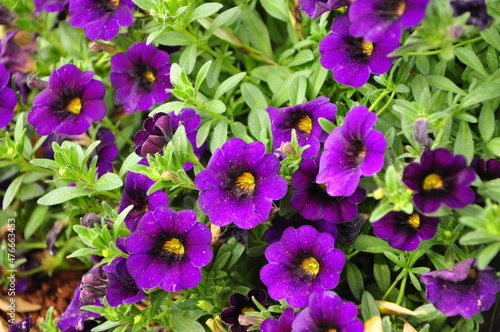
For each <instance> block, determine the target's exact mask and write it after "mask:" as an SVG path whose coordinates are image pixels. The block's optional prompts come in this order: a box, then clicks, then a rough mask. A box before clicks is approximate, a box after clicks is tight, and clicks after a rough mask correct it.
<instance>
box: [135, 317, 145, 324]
mask: <svg viewBox="0 0 500 332" xmlns="http://www.w3.org/2000/svg"><path fill="white" fill-rule="evenodd" d="M143 320H144V318H143V317H142V315H135V316H134V324H139V323H140V322H142V321H143Z"/></svg>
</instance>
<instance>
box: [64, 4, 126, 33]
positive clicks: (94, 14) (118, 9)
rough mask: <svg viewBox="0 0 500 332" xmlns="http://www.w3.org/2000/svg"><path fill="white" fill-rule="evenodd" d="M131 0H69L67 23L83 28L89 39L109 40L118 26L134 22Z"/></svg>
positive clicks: (117, 30) (118, 29)
mask: <svg viewBox="0 0 500 332" xmlns="http://www.w3.org/2000/svg"><path fill="white" fill-rule="evenodd" d="M134 7H135V4H134V3H133V2H132V0H71V1H70V2H69V12H70V14H71V15H72V16H71V18H70V19H69V24H71V25H72V26H74V27H75V28H83V31H84V32H85V35H86V36H87V38H88V39H90V40H97V39H102V40H111V39H113V38H114V37H115V36H116V35H117V34H118V32H119V31H120V27H129V26H131V25H132V23H133V22H134V12H133V10H134Z"/></svg>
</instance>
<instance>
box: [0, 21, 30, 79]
mask: <svg viewBox="0 0 500 332" xmlns="http://www.w3.org/2000/svg"><path fill="white" fill-rule="evenodd" d="M17 33H18V30H12V31H8V32H7V33H6V35H5V38H4V39H1V40H0V64H3V65H4V66H5V68H6V69H7V70H8V71H9V72H10V73H11V74H16V73H17V74H22V75H20V76H19V77H21V78H24V76H25V74H27V73H29V72H31V71H34V70H35V69H36V66H35V61H34V60H33V58H32V57H31V54H30V52H33V51H35V49H36V46H35V43H34V42H33V41H32V42H30V43H29V44H28V45H26V46H19V45H18V44H17V43H16V41H15V37H16V35H17Z"/></svg>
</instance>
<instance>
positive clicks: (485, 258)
mask: <svg viewBox="0 0 500 332" xmlns="http://www.w3.org/2000/svg"><path fill="white" fill-rule="evenodd" d="M499 251H500V242H495V243H491V244H490V245H488V246H487V247H486V248H484V249H483V250H481V252H480V253H479V254H478V255H477V267H478V268H479V269H480V270H482V269H484V268H485V267H486V266H488V264H489V263H490V262H491V260H492V259H493V258H495V256H496V255H497V254H498V252H499Z"/></svg>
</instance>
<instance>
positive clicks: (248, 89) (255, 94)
mask: <svg viewBox="0 0 500 332" xmlns="http://www.w3.org/2000/svg"><path fill="white" fill-rule="evenodd" d="M241 94H242V95H243V99H244V100H245V103H246V104H247V105H248V107H250V108H251V109H252V110H265V109H266V108H267V101H266V97H264V94H263V93H262V91H260V89H259V88H258V87H256V86H255V85H253V84H251V83H243V84H242V85H241Z"/></svg>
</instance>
